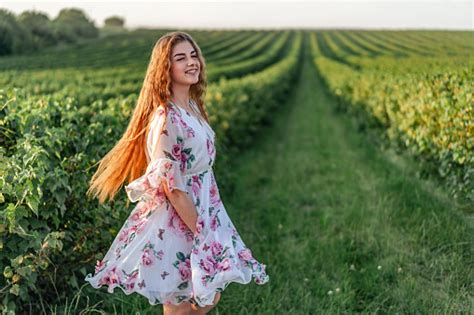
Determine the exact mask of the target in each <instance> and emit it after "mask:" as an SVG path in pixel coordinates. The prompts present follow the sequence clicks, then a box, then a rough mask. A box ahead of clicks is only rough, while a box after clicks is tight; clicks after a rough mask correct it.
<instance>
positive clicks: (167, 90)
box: [87, 31, 209, 206]
mask: <svg viewBox="0 0 474 315" xmlns="http://www.w3.org/2000/svg"><path fill="white" fill-rule="evenodd" d="M183 41H188V42H189V43H190V44H191V45H192V46H193V48H194V49H195V50H196V52H197V55H198V58H199V62H200V64H201V67H200V68H201V70H200V73H199V81H198V82H197V83H195V84H193V85H191V86H190V90H189V97H190V98H191V99H193V100H194V101H195V102H196V104H197V105H198V108H199V111H200V114H201V116H202V117H203V118H204V119H205V120H206V121H207V122H208V123H209V119H208V114H207V112H206V110H205V107H204V96H205V93H206V88H207V78H206V67H205V61H204V57H203V56H202V53H201V49H200V48H199V46H198V45H197V43H196V42H195V41H194V40H193V38H192V37H191V36H190V35H189V34H187V33H185V32H178V31H176V32H169V33H167V34H165V35H163V36H162V37H160V38H159V39H158V41H157V42H156V43H155V45H154V47H153V51H152V54H151V58H150V62H149V64H148V67H147V70H146V75H145V79H144V81H143V86H142V88H141V91H140V95H139V97H138V100H137V104H136V106H135V109H134V111H133V114H132V117H131V119H130V122H129V124H128V127H127V129H126V130H125V132H124V134H123V136H122V137H121V139H120V140H119V141H118V142H117V143H116V144H115V146H114V147H113V148H112V150H110V151H109V152H108V153H107V154H106V155H105V156H104V157H103V158H102V159H101V160H100V161H98V162H97V163H96V164H98V163H100V164H99V167H98V169H97V171H96V172H95V174H94V175H93V176H92V179H91V181H90V187H89V189H88V190H87V196H89V197H91V196H92V197H93V198H95V197H98V199H99V203H100V204H103V203H104V202H105V201H106V200H107V198H109V199H112V200H113V199H114V196H115V195H116V194H117V192H118V191H119V190H120V189H121V187H122V184H123V183H124V182H125V181H126V180H128V183H130V182H132V181H133V180H135V179H136V178H138V177H140V176H141V175H143V173H144V172H145V170H146V167H147V165H148V161H147V157H146V153H145V150H146V139H147V136H148V132H149V127H150V123H151V118H152V117H153V114H154V112H155V111H156V110H157V109H158V107H159V106H163V108H164V110H165V113H166V115H167V114H168V110H169V104H168V101H169V100H170V99H171V97H172V89H171V86H172V81H171V65H172V58H171V54H172V49H173V47H174V46H175V45H176V44H178V43H180V42H183ZM164 125H165V124H163V126H164ZM159 134H161V131H160V133H159ZM96 164H95V165H96ZM95 165H93V166H95ZM128 204H129V200H128V201H127V206H128Z"/></svg>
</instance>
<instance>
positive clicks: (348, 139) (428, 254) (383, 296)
mask: <svg viewBox="0 0 474 315" xmlns="http://www.w3.org/2000/svg"><path fill="white" fill-rule="evenodd" d="M306 51H308V50H306ZM293 93H294V94H293V95H291V100H289V101H288V103H287V104H282V105H284V106H285V108H282V109H281V110H280V111H279V112H278V113H277V114H276V116H275V123H274V125H273V127H270V128H268V129H267V131H266V132H265V134H262V136H261V137H259V139H257V140H256V142H255V144H254V145H253V147H252V148H249V149H248V151H247V152H246V153H245V154H243V155H242V156H238V157H235V161H236V166H234V168H235V176H236V182H235V183H234V185H235V186H234V187H233V188H232V190H233V193H232V195H230V194H229V195H224V196H223V201H224V204H225V205H226V209H227V211H228V213H229V215H230V217H231V218H232V220H233V222H234V224H235V225H236V227H237V229H238V230H239V233H240V234H241V236H242V238H243V240H244V242H245V243H246V244H247V245H248V246H249V247H250V248H251V249H252V250H253V252H254V255H255V257H256V258H257V259H259V260H261V261H262V262H264V263H266V264H267V271H268V274H269V275H270V278H271V279H270V282H269V283H268V284H266V285H265V286H262V287H260V286H257V285H255V284H252V285H250V286H242V285H239V284H231V285H230V286H229V287H228V288H227V289H226V291H225V292H224V293H223V295H222V299H221V302H220V303H219V306H218V307H217V308H216V309H215V311H213V313H214V314H319V313H337V312H349V313H355V312H382V313H421V314H434V313H443V314H445V313H451V312H452V313H459V312H465V313H469V312H472V311H473V307H474V306H473V305H474V298H473V295H472V292H473V287H472V283H473V278H472V274H473V260H472V252H473V235H474V234H473V228H472V225H470V224H469V223H467V222H466V221H465V220H463V216H462V214H461V212H460V211H458V210H457V207H458V206H457V205H456V204H454V203H453V202H452V201H451V200H450V199H449V198H447V197H446V196H445V195H444V194H443V192H442V191H439V189H438V190H437V189H434V188H433V187H430V186H429V183H428V184H426V183H420V182H419V181H418V180H416V179H415V178H414V176H413V175H412V174H413V173H412V170H411V167H409V165H408V164H406V163H405V162H403V161H401V160H399V159H398V160H397V158H396V157H394V156H389V155H387V154H386V153H382V152H380V151H379V150H377V149H376V148H375V147H374V146H373V145H372V144H371V143H370V141H368V139H367V138H366V137H364V136H363V135H361V134H359V133H357V132H356V131H355V129H354V128H353V127H352V126H351V125H350V123H349V122H348V121H347V118H346V117H341V116H340V115H336V114H334V113H333V112H332V110H331V108H332V106H333V104H334V100H333V99H332V98H331V97H330V96H329V95H327V94H325V91H324V88H323V85H322V82H321V80H320V78H319V77H318V76H317V72H316V71H315V69H314V67H313V65H312V63H311V59H310V57H309V56H308V54H306V55H305V60H304V65H303V70H302V72H301V76H300V79H299V83H298V87H297V89H296V90H295V91H294V92H293ZM217 180H218V182H219V179H217ZM219 185H220V186H226V183H220V184H219Z"/></svg>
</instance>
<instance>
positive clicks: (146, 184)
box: [125, 108, 187, 202]
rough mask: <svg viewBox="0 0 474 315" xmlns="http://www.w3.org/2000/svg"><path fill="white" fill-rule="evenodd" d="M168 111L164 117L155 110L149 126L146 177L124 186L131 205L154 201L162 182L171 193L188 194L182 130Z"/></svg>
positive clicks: (159, 110) (163, 112) (163, 113)
mask: <svg viewBox="0 0 474 315" xmlns="http://www.w3.org/2000/svg"><path fill="white" fill-rule="evenodd" d="M171 111H172V109H169V110H168V115H165V111H164V109H163V108H158V110H157V113H156V115H155V116H154V118H153V120H152V122H151V124H150V132H149V135H148V139H147V150H148V149H150V150H151V151H152V153H151V156H150V161H149V163H148V166H147V169H146V171H145V174H144V175H142V176H141V177H139V178H137V179H135V180H134V181H132V182H131V183H129V184H128V185H126V186H125V191H126V192H127V196H128V198H129V199H130V200H131V201H132V202H135V201H137V200H149V199H151V198H153V197H154V196H155V195H156V194H157V192H158V191H161V190H162V182H164V183H166V185H167V187H168V189H169V190H170V191H172V190H174V189H179V190H181V191H184V192H187V190H186V179H185V177H184V167H183V166H184V165H185V164H184V161H183V159H182V156H183V155H182V149H183V139H184V138H183V129H182V127H181V126H180V125H179V122H178V121H177V118H176V117H175V116H174V115H172V114H171ZM165 118H166V119H165ZM163 125H164V127H163V130H161V127H162V126H163ZM160 131H161V134H160ZM147 154H148V153H147Z"/></svg>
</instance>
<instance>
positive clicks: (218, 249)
mask: <svg viewBox="0 0 474 315" xmlns="http://www.w3.org/2000/svg"><path fill="white" fill-rule="evenodd" d="M222 249H223V247H222V244H221V243H219V242H216V241H212V243H211V252H212V255H213V256H218V255H220V254H221V253H222Z"/></svg>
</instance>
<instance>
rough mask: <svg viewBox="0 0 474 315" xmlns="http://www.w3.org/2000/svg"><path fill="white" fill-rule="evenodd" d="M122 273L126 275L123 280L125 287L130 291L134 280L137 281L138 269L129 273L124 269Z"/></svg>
mask: <svg viewBox="0 0 474 315" xmlns="http://www.w3.org/2000/svg"><path fill="white" fill-rule="evenodd" d="M122 271H123V273H124V274H126V275H127V278H126V281H125V289H126V290H128V291H130V290H133V288H134V287H135V282H136V281H137V278H138V269H135V270H134V271H132V272H131V273H130V274H127V273H126V272H125V270H123V269H122Z"/></svg>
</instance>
